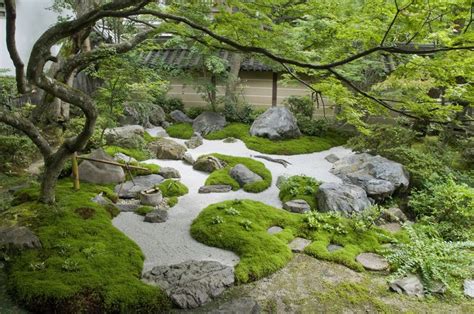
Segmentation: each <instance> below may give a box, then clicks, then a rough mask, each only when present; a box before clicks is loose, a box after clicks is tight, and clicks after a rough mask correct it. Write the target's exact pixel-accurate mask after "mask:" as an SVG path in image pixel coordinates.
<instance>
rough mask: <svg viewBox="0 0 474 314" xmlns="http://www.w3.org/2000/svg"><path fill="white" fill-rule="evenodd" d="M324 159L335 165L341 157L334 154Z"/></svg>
mask: <svg viewBox="0 0 474 314" xmlns="http://www.w3.org/2000/svg"><path fill="white" fill-rule="evenodd" d="M324 159H326V160H327V161H328V162H330V163H332V164H333V163H335V162H336V161H338V160H339V157H337V156H336V155H334V154H330V155H327V156H326V157H324Z"/></svg>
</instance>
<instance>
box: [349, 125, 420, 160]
mask: <svg viewBox="0 0 474 314" xmlns="http://www.w3.org/2000/svg"><path fill="white" fill-rule="evenodd" d="M415 137H416V133H415V132H414V131H412V130H410V129H408V128H406V127H403V126H398V125H396V126H392V125H382V124H376V125H372V126H370V128H369V131H368V133H367V134H360V135H358V136H355V137H353V138H351V139H350V140H349V141H348V142H347V145H348V146H349V147H351V148H352V149H353V150H355V151H357V152H367V153H370V154H379V155H384V152H385V151H386V150H387V149H393V148H398V147H410V146H411V145H412V144H413V143H414V142H415V139H416V138H415Z"/></svg>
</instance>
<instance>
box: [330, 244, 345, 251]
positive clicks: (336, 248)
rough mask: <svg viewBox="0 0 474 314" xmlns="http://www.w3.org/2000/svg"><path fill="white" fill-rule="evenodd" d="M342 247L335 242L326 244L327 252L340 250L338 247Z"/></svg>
mask: <svg viewBox="0 0 474 314" xmlns="http://www.w3.org/2000/svg"><path fill="white" fill-rule="evenodd" d="M342 248H343V247H342V246H340V245H337V244H329V245H328V246H327V250H328V252H334V251H338V250H340V249H342Z"/></svg>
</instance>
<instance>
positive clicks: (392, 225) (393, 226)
mask: <svg viewBox="0 0 474 314" xmlns="http://www.w3.org/2000/svg"><path fill="white" fill-rule="evenodd" d="M379 228H381V229H383V230H386V231H388V232H390V233H397V232H398V231H400V230H402V226H401V225H400V224H399V223H398V222H389V223H386V224H382V225H380V226H379Z"/></svg>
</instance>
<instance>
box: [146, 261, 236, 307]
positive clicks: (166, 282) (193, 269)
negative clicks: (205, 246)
mask: <svg viewBox="0 0 474 314" xmlns="http://www.w3.org/2000/svg"><path fill="white" fill-rule="evenodd" d="M143 280H145V281H146V282H148V283H150V284H153V285H157V286H159V287H160V288H162V289H163V290H164V291H166V293H167V294H168V296H169V297H170V298H171V300H172V301H173V302H174V303H175V304H176V305H177V306H178V307H180V308H183V309H193V308H197V307H199V306H201V305H203V304H205V303H207V302H209V301H211V300H212V299H213V298H215V297H217V296H218V295H220V294H221V293H222V292H224V290H225V289H226V288H227V287H230V286H232V285H233V283H234V269H233V268H232V267H229V266H225V265H222V264H220V263H218V262H215V261H186V262H183V263H180V264H176V265H169V266H157V267H154V268H153V269H152V270H151V271H149V272H147V273H145V274H144V275H143Z"/></svg>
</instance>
